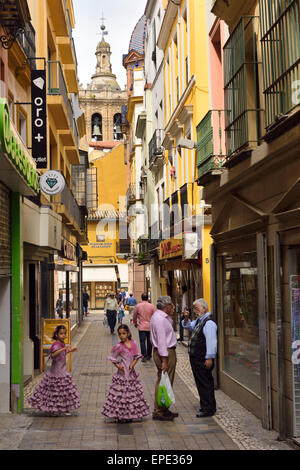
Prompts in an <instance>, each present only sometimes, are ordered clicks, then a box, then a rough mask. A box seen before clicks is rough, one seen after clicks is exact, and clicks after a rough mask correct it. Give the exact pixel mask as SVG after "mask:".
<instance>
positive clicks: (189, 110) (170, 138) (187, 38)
mask: <svg viewBox="0 0 300 470" xmlns="http://www.w3.org/2000/svg"><path fill="white" fill-rule="evenodd" d="M165 7H166V11H165V16H164V20H163V24H162V27H161V30H160V33H159V37H158V42H157V44H158V47H159V48H160V49H161V50H163V52H164V84H165V89H164V98H165V128H164V131H165V138H164V141H163V147H164V148H165V194H164V203H165V204H166V205H168V206H169V207H170V212H171V219H170V227H171V233H170V235H171V236H175V237H176V238H182V243H183V257H182V258H180V257H178V258H175V259H177V265H176V261H175V259H174V260H173V261H172V263H169V267H168V264H167V263H165V264H164V267H163V270H164V271H173V273H174V280H173V286H172V290H171V291H170V292H169V293H170V294H173V295H174V293H175V291H176V287H174V285H175V286H176V285H177V290H178V286H182V285H184V284H188V285H187V287H188V289H189V292H190V302H189V303H191V300H192V299H195V298H197V297H200V296H201V297H204V298H205V299H206V300H207V302H208V304H210V245H211V238H210V235H209V232H210V222H211V218H210V215H209V212H208V208H206V206H205V204H204V201H203V200H202V188H201V187H199V186H198V185H197V181H196V152H195V147H196V144H195V142H196V140H197V136H196V127H197V125H198V123H199V121H200V120H201V119H202V117H203V116H205V114H206V113H207V111H208V110H209V83H208V72H207V71H208V48H207V27H206V2H205V1H198V0H182V1H179V0H178V1H177V4H175V3H174V2H171V1H169V2H166V3H165ZM193 232H194V233H195V232H196V233H197V235H198V242H197V243H198V256H197V255H196V256H195V255H193V256H192V258H193V259H192V260H191V259H189V256H190V255H188V254H187V253H186V254H185V248H184V246H187V245H186V243H189V241H191V239H194V242H195V235H193ZM164 238H165V237H164ZM196 251H197V250H196ZM195 258H196V259H195ZM160 261H164V260H162V259H161V260H160ZM189 270H190V271H191V273H192V275H191V276H190V277H189V276H188V275H187V271H189ZM178 271H182V273H183V277H182V278H181V279H176V275H175V274H176V273H177V272H178ZM179 281H180V282H179Z"/></svg>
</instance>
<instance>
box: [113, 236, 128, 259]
mask: <svg viewBox="0 0 300 470" xmlns="http://www.w3.org/2000/svg"><path fill="white" fill-rule="evenodd" d="M130 253H131V247H130V239H126V240H119V241H118V242H117V243H116V255H117V256H118V258H124V257H127V256H129V255H130Z"/></svg>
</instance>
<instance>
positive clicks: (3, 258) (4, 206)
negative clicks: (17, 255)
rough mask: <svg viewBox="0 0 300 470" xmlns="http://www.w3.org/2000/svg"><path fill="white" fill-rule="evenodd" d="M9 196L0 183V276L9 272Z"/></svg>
mask: <svg viewBox="0 0 300 470" xmlns="http://www.w3.org/2000/svg"><path fill="white" fill-rule="evenodd" d="M10 226H11V222H10V194H9V190H8V189H7V188H6V187H5V186H4V185H3V184H2V183H1V182H0V275H3V274H10V272H11V241H10Z"/></svg>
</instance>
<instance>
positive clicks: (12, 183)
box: [0, 98, 39, 412]
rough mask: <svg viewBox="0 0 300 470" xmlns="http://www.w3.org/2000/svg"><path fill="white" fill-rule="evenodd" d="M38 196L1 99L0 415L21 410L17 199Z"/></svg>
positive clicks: (36, 176) (28, 158)
mask: <svg viewBox="0 0 300 470" xmlns="http://www.w3.org/2000/svg"><path fill="white" fill-rule="evenodd" d="M38 193H39V174H38V173H37V171H36V168H35V163H34V161H33V159H32V157H31V155H30V153H29V151H28V149H27V148H26V146H25V144H24V143H23V142H22V140H21V138H20V136H19V134H18V132H17V131H16V129H15V127H14V124H13V122H12V121H11V119H10V115H9V108H8V104H7V101H6V99H4V98H0V232H1V237H0V265H1V268H2V269H1V270H0V312H1V315H0V396H1V402H2V403H1V404H0V412H8V411H14V412H16V411H17V412H21V411H22V409H23V384H24V365H23V361H24V354H23V345H24V312H23V308H24V307H23V240H22V216H21V214H22V198H23V196H36V195H37V194H38Z"/></svg>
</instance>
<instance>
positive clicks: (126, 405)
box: [102, 325, 150, 423]
mask: <svg viewBox="0 0 300 470" xmlns="http://www.w3.org/2000/svg"><path fill="white" fill-rule="evenodd" d="M118 335H119V338H120V342H119V343H118V344H117V345H116V346H114V347H113V348H112V350H111V355H110V356H108V358H107V359H108V360H109V361H111V362H112V363H113V364H114V365H115V366H116V367H117V369H118V371H117V373H116V374H114V375H113V377H112V383H111V385H110V387H109V389H108V392H107V395H106V402H105V404H104V407H103V410H102V414H103V415H104V416H106V417H107V418H112V419H115V420H117V422H119V423H128V422H131V421H132V420H133V419H138V420H140V419H142V418H143V417H144V416H147V415H149V414H150V406H149V404H148V403H147V401H146V399H145V397H144V393H143V387H142V384H141V382H140V380H139V379H138V376H139V374H138V373H137V372H136V371H135V369H134V367H135V365H136V363H137V361H138V359H140V358H142V357H143V356H141V355H139V353H138V348H137V345H136V343H135V342H134V341H133V339H132V338H131V333H130V330H129V328H128V326H127V325H120V326H119V328H118Z"/></svg>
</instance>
